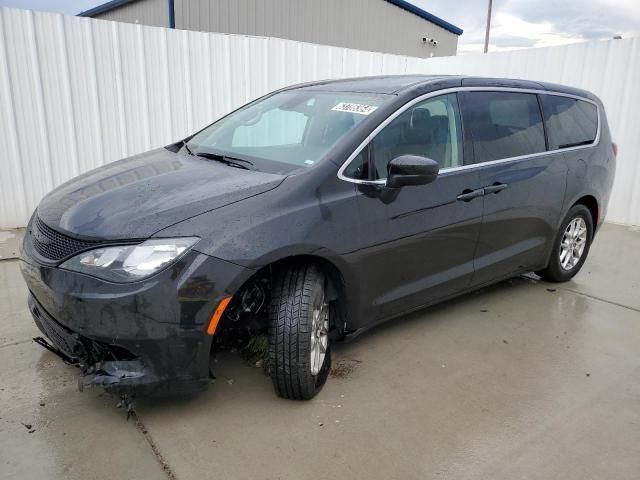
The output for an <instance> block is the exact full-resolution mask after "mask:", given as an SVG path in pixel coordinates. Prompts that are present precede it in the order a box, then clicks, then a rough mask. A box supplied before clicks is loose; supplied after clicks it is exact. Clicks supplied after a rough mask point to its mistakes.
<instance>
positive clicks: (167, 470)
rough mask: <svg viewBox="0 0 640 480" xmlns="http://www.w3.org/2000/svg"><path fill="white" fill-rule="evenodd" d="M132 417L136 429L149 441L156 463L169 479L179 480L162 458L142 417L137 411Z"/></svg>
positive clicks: (133, 411) (133, 412)
mask: <svg viewBox="0 0 640 480" xmlns="http://www.w3.org/2000/svg"><path fill="white" fill-rule="evenodd" d="M131 416H132V417H133V420H134V421H135V422H136V428H137V429H138V431H139V432H140V433H141V434H142V435H143V436H144V438H145V440H146V441H147V443H148V444H149V446H150V447H151V451H152V452H153V456H154V457H155V458H156V461H157V462H158V463H159V464H160V466H161V467H162V471H163V472H164V473H165V475H166V476H167V478H168V479H169V480H178V477H176V474H175V473H173V470H172V469H171V466H169V464H168V463H167V461H166V460H165V459H164V457H163V456H162V453H160V449H159V448H158V445H157V444H156V442H155V441H154V440H153V437H152V436H151V434H150V433H149V430H148V429H147V427H146V426H145V424H144V423H143V422H142V420H141V419H140V417H139V416H138V414H137V413H136V411H135V410H132V411H131Z"/></svg>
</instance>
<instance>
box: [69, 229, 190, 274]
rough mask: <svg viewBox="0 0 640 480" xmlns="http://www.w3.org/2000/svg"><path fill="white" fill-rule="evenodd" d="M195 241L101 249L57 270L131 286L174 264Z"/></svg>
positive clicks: (161, 240)
mask: <svg viewBox="0 0 640 480" xmlns="http://www.w3.org/2000/svg"><path fill="white" fill-rule="evenodd" d="M197 241H198V238H193V237H189V238H157V239H152V240H147V241H146V242H144V243H141V244H139V245H119V246H114V247H102V248H96V249H95V250H88V251H86V252H82V253H80V254H78V255H76V256H75V257H72V258H70V259H69V260H67V261H66V262H64V263H63V264H62V265H60V268H64V269H67V270H73V271H74V272H80V273H86V274H87V275H93V276H94V277H98V278H102V279H104V280H110V281H112V282H134V281H136V280H141V279H143V278H145V277H148V276H150V275H153V274H154V273H156V272H158V271H160V270H162V269H163V268H165V267H167V266H169V265H170V264H172V263H174V262H175V261H176V260H178V259H179V258H180V257H181V256H182V255H184V254H185V253H187V251H188V250H189V249H190V248H191V247H193V246H194V245H195V243H196V242H197Z"/></svg>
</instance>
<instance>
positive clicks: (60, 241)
mask: <svg viewBox="0 0 640 480" xmlns="http://www.w3.org/2000/svg"><path fill="white" fill-rule="evenodd" d="M31 241H32V243H33V247H34V248H35V250H36V252H38V254H40V255H41V256H42V257H44V258H48V259H49V260H63V259H65V258H67V257H70V256H72V255H73V254H75V253H78V252H80V251H82V250H87V249H88V248H91V247H94V246H96V245H99V244H100V243H101V242H98V241H90V240H78V239H76V238H71V237H68V236H67V235H64V234H62V233H60V232H57V231H55V230H54V229H53V228H51V227H49V226H47V225H46V224H45V223H44V222H43V221H42V220H40V218H39V217H38V216H37V215H35V216H34V218H33V222H32V223H31Z"/></svg>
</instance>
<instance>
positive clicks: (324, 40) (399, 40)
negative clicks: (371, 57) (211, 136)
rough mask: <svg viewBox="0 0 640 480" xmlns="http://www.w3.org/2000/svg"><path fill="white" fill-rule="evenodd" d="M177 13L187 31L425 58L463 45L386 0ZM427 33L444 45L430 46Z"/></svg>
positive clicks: (302, 1) (254, 0) (215, 1)
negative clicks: (233, 34) (425, 41)
mask: <svg viewBox="0 0 640 480" xmlns="http://www.w3.org/2000/svg"><path fill="white" fill-rule="evenodd" d="M145 1H150V0H145ZM165 3H166V2H165ZM175 11H176V28H183V29H185V30H200V31H205V32H221V33H239V34H248V35H264V36H265V37H277V38H287V39H290V40H299V41H303V42H309V43H319V44H321V45H334V46H338V47H349V48H357V49H361V50H372V51H375V52H388V53H395V54H401V55H411V56H414V57H423V58H426V57H430V56H431V55H434V56H446V55H455V54H456V50H457V46H458V36H457V35H456V34H454V33H451V32H449V31H447V30H445V29H444V28H442V27H439V26H438V25H435V24H433V23H431V22H428V21H426V20H424V19H422V18H420V17H418V16H417V15H414V14H413V13H410V12H408V11H406V10H404V9H402V8H400V7H397V6H396V5H393V4H391V3H389V2H387V1H386V0H348V1H345V0H322V1H318V0H176V1H175ZM423 37H427V38H435V39H436V40H438V42H439V43H438V45H437V46H436V47H434V46H432V45H430V44H428V43H426V44H425V43H423V42H422V38H423Z"/></svg>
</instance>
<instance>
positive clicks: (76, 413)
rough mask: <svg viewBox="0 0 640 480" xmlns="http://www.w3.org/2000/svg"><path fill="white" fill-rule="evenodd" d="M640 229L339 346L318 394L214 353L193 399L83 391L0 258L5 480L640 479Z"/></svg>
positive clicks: (0, 437)
mask: <svg viewBox="0 0 640 480" xmlns="http://www.w3.org/2000/svg"><path fill="white" fill-rule="evenodd" d="M638 262H640V230H639V229H634V228H630V227H620V226H614V225H605V227H604V228H603V230H602V231H601V232H600V234H599V238H597V239H596V243H595V244H594V247H593V249H592V252H591V256H590V258H589V259H588V261H587V263H586V264H585V267H584V269H583V271H582V272H581V273H580V274H579V275H578V277H576V279H575V280H574V281H572V282H569V283H566V284H561V285H557V284H548V283H545V282H540V281H536V280H535V279H534V278H533V277H531V278H528V277H520V278H517V279H514V280H511V281H508V282H504V283H502V284H499V285H496V286H494V287H491V288H488V289H485V290H482V291H480V292H477V293H473V294H470V295H467V296H465V297H463V298H460V299H458V300H455V301H451V302H447V303H445V304H443V305H440V306H437V307H434V308H431V309H429V310H425V311H423V312H420V313H417V314H413V315H410V316H407V317H405V318H403V319H400V320H397V321H394V322H392V323H390V324H387V325H384V326H382V327H380V328H378V329H376V330H373V331H371V332H370V333H367V334H365V335H363V336H362V337H360V338H359V339H357V340H356V341H354V342H351V343H347V344H339V345H337V346H336V347H335V348H334V367H335V368H334V375H333V376H332V378H330V379H329V381H328V383H327V385H326V387H325V388H324V389H323V390H322V392H321V393H320V394H319V395H318V397H317V398H316V399H315V400H313V401H310V402H291V401H285V400H281V399H278V398H276V397H275V396H274V394H273V392H272V388H271V383H270V380H269V379H268V378H267V377H265V376H264V375H263V374H262V371H261V370H260V369H256V368H251V367H248V366H246V365H245V364H244V363H243V361H242V360H241V358H240V356H239V355H238V354H231V353H227V354H225V355H222V356H220V358H219V359H218V362H217V363H215V364H214V366H215V371H216V374H217V376H218V379H217V381H216V383H215V384H214V385H212V386H211V388H210V389H209V391H208V392H206V393H205V394H202V395H200V396H198V397H196V398H194V399H191V400H173V401H146V402H138V403H137V405H136V406H137V412H138V415H139V419H140V421H141V423H138V424H136V422H135V421H134V420H129V421H128V422H127V421H126V412H124V411H123V410H122V409H117V408H115V405H116V400H115V399H114V398H112V397H109V396H107V395H102V394H100V392H99V391H97V390H92V391H88V392H87V391H85V392H84V393H80V392H78V391H77V388H76V377H75V370H74V369H73V368H71V367H68V366H65V365H64V364H62V362H61V361H59V360H58V359H57V358H56V357H54V356H53V355H51V354H50V353H48V352H45V351H43V350H42V349H41V348H40V347H38V346H37V345H35V344H33V343H31V342H30V338H31V337H32V336H33V335H34V334H35V333H36V330H35V327H34V326H33V324H32V321H31V319H30V316H29V313H28V311H27V308H26V303H25V297H26V290H25V287H24V284H23V283H22V279H21V277H20V275H19V271H18V262H17V261H11V260H9V261H0V478H2V479H14V478H15V479H31V478H33V479H41V478H47V479H49V478H65V479H87V478H91V479H103V478H104V479H110V480H111V479H114V478H144V479H156V478H157V479H164V478H177V479H196V478H212V477H213V478H225V479H257V478H260V479H277V478H281V479H296V480H304V479H319V478H332V477H335V478H350V479H360V478H362V479H365V478H366V479H385V480H386V479H390V478H392V479H393V478H402V479H414V478H415V479H418V478H419V479H431V478H439V479H442V478H452V479H456V480H457V479H467V478H468V479H471V478H473V479H477V478H490V479H492V480H493V479H509V480H511V479H514V478H527V479H531V478H534V479H537V478H540V479H545V480H547V479H549V478H562V479H563V480H571V479H576V480H578V479H579V480H584V479H588V478H594V479H602V478H610V479H616V480H617V479H637V478H639V477H640V382H639V381H638V379H639V378H640V349H639V345H640V294H639V292H638V288H639V282H640V275H638V273H637V269H636V265H637V264H638Z"/></svg>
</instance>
